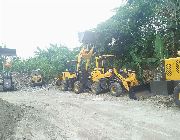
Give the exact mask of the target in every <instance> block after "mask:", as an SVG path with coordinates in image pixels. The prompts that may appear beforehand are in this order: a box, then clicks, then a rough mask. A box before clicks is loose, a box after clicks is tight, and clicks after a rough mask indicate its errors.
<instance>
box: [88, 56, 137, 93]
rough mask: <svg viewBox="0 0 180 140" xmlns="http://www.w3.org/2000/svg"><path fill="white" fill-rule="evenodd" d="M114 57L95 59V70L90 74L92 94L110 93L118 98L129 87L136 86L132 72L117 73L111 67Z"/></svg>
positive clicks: (121, 71) (128, 89) (134, 75)
mask: <svg viewBox="0 0 180 140" xmlns="http://www.w3.org/2000/svg"><path fill="white" fill-rule="evenodd" d="M113 58H114V55H102V56H98V57H96V58H95V59H96V68H95V69H94V70H93V71H92V72H91V79H92V85H91V91H92V92H93V93H94V94H99V93H101V92H105V91H110V94H111V95H113V96H120V95H122V94H124V93H125V92H126V91H130V88H131V87H134V86H137V85H138V81H137V79H136V74H135V72H134V71H123V70H120V71H118V70H117V69H116V68H115V67H114V66H113Z"/></svg>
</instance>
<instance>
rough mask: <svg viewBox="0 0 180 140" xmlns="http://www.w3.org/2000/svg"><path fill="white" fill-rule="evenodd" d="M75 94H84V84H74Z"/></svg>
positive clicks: (77, 82) (78, 82)
mask: <svg viewBox="0 0 180 140" xmlns="http://www.w3.org/2000/svg"><path fill="white" fill-rule="evenodd" d="M74 92H75V93H76V94H79V93H82V92H83V84H82V83H81V82H80V81H76V82H75V83H74Z"/></svg>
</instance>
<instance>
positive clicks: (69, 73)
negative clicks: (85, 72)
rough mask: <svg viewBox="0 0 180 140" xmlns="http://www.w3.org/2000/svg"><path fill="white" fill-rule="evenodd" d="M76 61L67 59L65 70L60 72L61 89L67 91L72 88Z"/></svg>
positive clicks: (75, 74) (74, 79)
mask: <svg viewBox="0 0 180 140" xmlns="http://www.w3.org/2000/svg"><path fill="white" fill-rule="evenodd" d="M76 66H77V61H75V60H72V61H67V69H66V71H65V72H62V77H61V79H62V80H61V85H60V87H61V90H62V91H68V90H72V89H73V88H74V82H75V81H76V79H77V70H76Z"/></svg>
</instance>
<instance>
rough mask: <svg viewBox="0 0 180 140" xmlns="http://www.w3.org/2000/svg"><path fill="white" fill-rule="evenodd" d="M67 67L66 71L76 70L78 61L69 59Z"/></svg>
mask: <svg viewBox="0 0 180 140" xmlns="http://www.w3.org/2000/svg"><path fill="white" fill-rule="evenodd" d="M66 67H67V69H66V71H68V72H70V73H73V72H76V70H77V61H76V60H71V61H67V63H66Z"/></svg>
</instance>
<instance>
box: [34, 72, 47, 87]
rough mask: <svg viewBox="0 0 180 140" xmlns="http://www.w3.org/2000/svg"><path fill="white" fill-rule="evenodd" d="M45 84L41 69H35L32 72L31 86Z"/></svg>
mask: <svg viewBox="0 0 180 140" xmlns="http://www.w3.org/2000/svg"><path fill="white" fill-rule="evenodd" d="M43 85H44V81H43V76H42V73H41V71H40V69H37V70H33V71H32V72H31V86H32V87H36V86H40V87H42V86H43Z"/></svg>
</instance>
